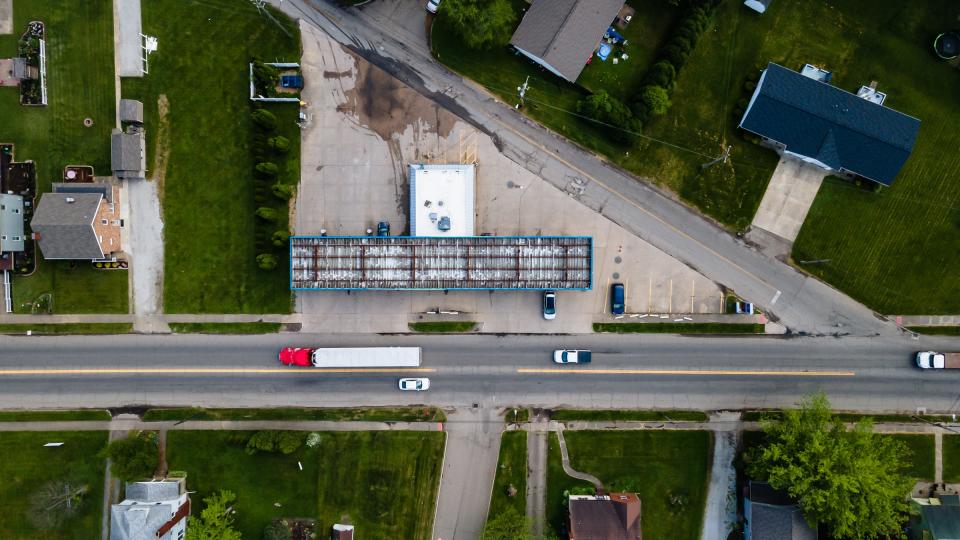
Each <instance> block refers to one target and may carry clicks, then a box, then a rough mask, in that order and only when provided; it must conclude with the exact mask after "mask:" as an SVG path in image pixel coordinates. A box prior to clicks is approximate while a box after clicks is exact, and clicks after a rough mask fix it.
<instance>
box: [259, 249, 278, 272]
mask: <svg viewBox="0 0 960 540" xmlns="http://www.w3.org/2000/svg"><path fill="white" fill-rule="evenodd" d="M257 266H258V267H260V269H261V270H273V269H274V268H276V267H277V256H276V255H274V254H272V253H261V254H259V255H257Z"/></svg>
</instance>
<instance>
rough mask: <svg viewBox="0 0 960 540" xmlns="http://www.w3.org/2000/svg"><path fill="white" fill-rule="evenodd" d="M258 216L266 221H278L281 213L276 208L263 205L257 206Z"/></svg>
mask: <svg viewBox="0 0 960 540" xmlns="http://www.w3.org/2000/svg"><path fill="white" fill-rule="evenodd" d="M256 214H257V217H258V218H260V219H262V220H264V221H276V220H277V219H279V218H280V215H279V214H278V213H277V210H276V209H275V208H270V207H269V206H261V207H260V208H257V212H256Z"/></svg>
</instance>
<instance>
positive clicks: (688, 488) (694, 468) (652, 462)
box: [547, 431, 712, 540]
mask: <svg viewBox="0 0 960 540" xmlns="http://www.w3.org/2000/svg"><path fill="white" fill-rule="evenodd" d="M564 438H565V439H566V441H567V449H568V450H569V452H570V465H571V466H572V467H573V468H574V469H575V470H578V471H581V472H587V473H590V474H593V475H594V476H596V477H597V478H599V479H600V481H601V482H603V484H604V488H605V489H606V490H607V491H608V492H616V491H627V492H635V493H637V494H638V495H639V496H640V500H641V501H642V503H643V513H642V527H643V534H644V536H645V537H650V538H675V539H677V540H683V539H690V540H695V539H697V538H699V537H700V532H701V531H700V529H701V526H702V524H703V514H704V505H705V504H706V497H707V484H708V481H709V475H710V460H711V454H712V450H711V448H712V444H711V442H712V438H711V434H710V433H709V432H706V431H658V432H653V431H618V432H611V431H565V432H564ZM554 439H555V438H554V437H553V436H551V443H550V448H549V451H550V456H549V461H550V463H548V476H547V496H548V499H547V516H548V519H549V520H550V521H549V523H550V524H552V525H553V526H554V527H557V526H558V525H559V522H560V521H561V520H562V519H563V517H564V515H565V508H564V504H565V501H564V500H563V490H564V489H569V488H571V487H575V486H583V485H585V484H584V483H582V482H580V481H577V480H573V479H572V478H570V477H568V476H566V474H564V473H563V470H562V466H560V468H559V469H558V467H557V466H558V465H559V464H560V463H559V462H560V449H559V444H556V443H555V441H554ZM586 485H589V484H586ZM671 497H677V498H679V499H682V500H684V501H685V503H684V504H682V505H675V504H673V503H671Z"/></svg>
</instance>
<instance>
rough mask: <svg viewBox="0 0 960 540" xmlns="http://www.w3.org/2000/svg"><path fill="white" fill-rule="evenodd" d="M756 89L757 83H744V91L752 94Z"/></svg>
mask: <svg viewBox="0 0 960 540" xmlns="http://www.w3.org/2000/svg"><path fill="white" fill-rule="evenodd" d="M756 88H757V83H755V82H753V81H747V82H745V83H743V89H744V90H746V91H747V92H749V93H751V94H752V93H753V91H754V90H755V89H756Z"/></svg>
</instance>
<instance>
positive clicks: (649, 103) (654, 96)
mask: <svg viewBox="0 0 960 540" xmlns="http://www.w3.org/2000/svg"><path fill="white" fill-rule="evenodd" d="M640 102H641V103H643V105H644V107H646V109H647V111H648V112H649V113H650V114H651V115H653V116H660V115H662V114H666V112H667V109H669V108H670V94H669V93H667V89H666V88H663V87H662V86H644V87H643V88H642V89H641V90H640Z"/></svg>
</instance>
